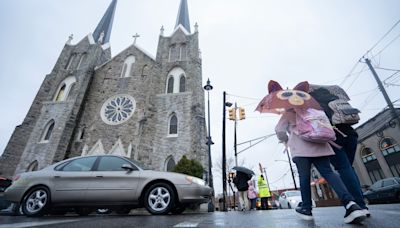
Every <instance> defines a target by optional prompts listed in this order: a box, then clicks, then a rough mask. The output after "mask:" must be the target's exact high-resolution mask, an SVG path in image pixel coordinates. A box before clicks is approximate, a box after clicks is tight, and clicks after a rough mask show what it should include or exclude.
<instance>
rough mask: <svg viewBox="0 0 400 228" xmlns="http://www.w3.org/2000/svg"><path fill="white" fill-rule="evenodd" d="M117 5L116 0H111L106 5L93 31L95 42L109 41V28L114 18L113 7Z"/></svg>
mask: <svg viewBox="0 0 400 228" xmlns="http://www.w3.org/2000/svg"><path fill="white" fill-rule="evenodd" d="M116 6H117V0H113V1H112V2H111V4H110V6H109V7H108V9H107V11H106V13H105V14H104V16H103V18H101V21H100V23H99V24H98V25H97V27H96V29H95V30H94V32H93V38H94V40H95V42H99V43H101V44H105V43H108V42H109V41H110V35H111V28H112V23H113V20H114V13H115V7H116Z"/></svg>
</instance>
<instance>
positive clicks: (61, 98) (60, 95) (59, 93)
mask: <svg viewBox="0 0 400 228" xmlns="http://www.w3.org/2000/svg"><path fill="white" fill-rule="evenodd" d="M65 88H67V86H66V85H65V84H63V85H62V86H61V88H60V90H59V91H58V93H57V96H56V100H55V101H62V100H63V98H64V93H65Z"/></svg>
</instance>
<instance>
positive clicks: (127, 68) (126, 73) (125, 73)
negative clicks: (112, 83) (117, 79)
mask: <svg viewBox="0 0 400 228" xmlns="http://www.w3.org/2000/svg"><path fill="white" fill-rule="evenodd" d="M134 66H135V56H133V55H130V56H128V57H126V59H125V61H124V66H123V67H122V73H121V78H126V77H130V76H133V75H134Z"/></svg>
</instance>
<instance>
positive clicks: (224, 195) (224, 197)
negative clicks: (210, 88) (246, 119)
mask: <svg viewBox="0 0 400 228" xmlns="http://www.w3.org/2000/svg"><path fill="white" fill-rule="evenodd" d="M222 106H223V110H222V197H223V201H222V205H223V206H222V207H223V208H222V211H227V210H226V145H225V143H226V140H225V128H226V127H225V126H226V108H225V106H226V92H225V91H224V93H223V104H222Z"/></svg>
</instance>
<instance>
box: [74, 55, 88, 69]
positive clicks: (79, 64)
mask: <svg viewBox="0 0 400 228" xmlns="http://www.w3.org/2000/svg"><path fill="white" fill-rule="evenodd" d="M85 58H86V53H82V54H81V57H80V58H79V62H78V66H77V67H76V69H77V70H79V69H80V68H81V66H82V63H83V61H84V60H85Z"/></svg>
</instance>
